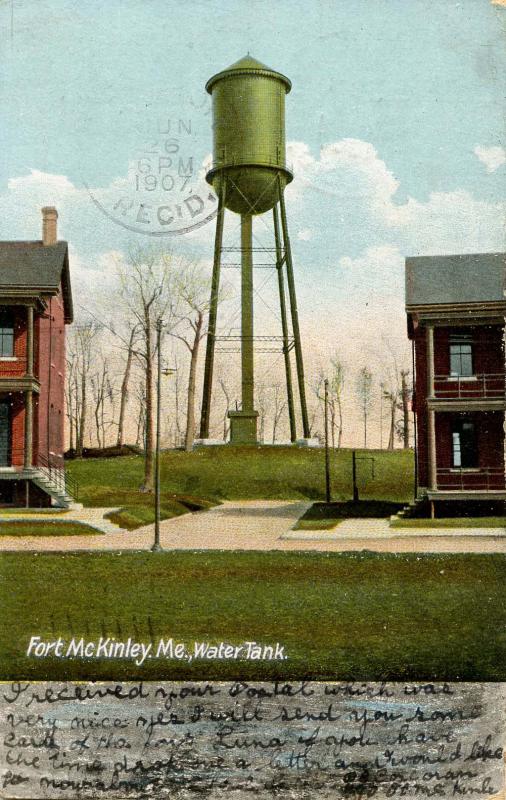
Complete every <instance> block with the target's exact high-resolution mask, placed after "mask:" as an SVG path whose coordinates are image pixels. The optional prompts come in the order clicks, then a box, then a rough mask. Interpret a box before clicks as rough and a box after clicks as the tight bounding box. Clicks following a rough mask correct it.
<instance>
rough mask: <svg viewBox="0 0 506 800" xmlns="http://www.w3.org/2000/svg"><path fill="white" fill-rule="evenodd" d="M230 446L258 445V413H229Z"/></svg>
mask: <svg viewBox="0 0 506 800" xmlns="http://www.w3.org/2000/svg"><path fill="white" fill-rule="evenodd" d="M228 418H229V420H230V444H258V442H257V419H258V411H229V412H228Z"/></svg>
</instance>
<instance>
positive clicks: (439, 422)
mask: <svg viewBox="0 0 506 800" xmlns="http://www.w3.org/2000/svg"><path fill="white" fill-rule="evenodd" d="M455 330H457V331H460V332H462V331H464V330H465V329H464V328H453V329H452V328H449V327H442V328H439V327H436V328H435V329H434V371H435V374H436V375H448V374H449V370H450V352H449V337H450V333H451V332H452V331H455ZM468 330H469V332H470V333H472V335H473V341H474V348H473V357H474V370H475V372H476V373H488V374H491V373H503V372H504V351H503V329H502V327H501V326H499V325H495V326H492V325H490V326H481V327H479V326H477V327H475V328H469V329H468ZM414 342H415V371H416V395H415V408H416V412H417V452H418V484H419V486H427V485H428V480H429V477H428V438H427V437H428V425H427V402H426V397H427V385H428V375H427V346H426V329H425V328H424V327H420V326H418V327H416V328H415V330H414ZM478 416H479V417H480V418H481V420H482V421H481V423H480V425H479V427H478V447H479V451H480V466H483V467H486V466H487V467H500V466H502V465H503V463H504V457H503V441H504V432H503V427H502V425H503V415H502V413H501V412H491V413H485V412H480V414H479V415H478ZM451 419H452V414H451V413H449V412H444V413H443V412H439V413H436V447H437V463H438V467H441V468H445V467H450V466H451V433H450V431H451ZM477 419H478V417H477ZM476 424H478V422H477V423H476Z"/></svg>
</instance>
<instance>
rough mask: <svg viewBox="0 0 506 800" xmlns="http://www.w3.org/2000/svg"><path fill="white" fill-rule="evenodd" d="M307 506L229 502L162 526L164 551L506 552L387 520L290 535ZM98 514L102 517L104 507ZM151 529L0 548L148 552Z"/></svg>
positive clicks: (459, 534) (475, 538)
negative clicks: (394, 526)
mask: <svg viewBox="0 0 506 800" xmlns="http://www.w3.org/2000/svg"><path fill="white" fill-rule="evenodd" d="M309 505H310V503H304V502H298V503H293V502H285V501H280V500H251V501H233V502H232V501H227V502H225V503H223V505H221V506H217V507H216V508H212V509H210V510H209V511H201V512H198V513H196V514H185V515H184V516H182V517H175V518H173V519H169V520H165V521H164V522H162V524H161V543H162V547H164V548H166V549H167V550H214V549H216V550H284V551H294V550H316V551H320V552H339V551H349V550H374V551H377V552H390V553H412V552H445V553H506V531H503V530H502V529H498V528H491V529H476V528H474V529H473V528H470V529H463V528H461V529H457V530H455V529H450V530H448V529H442V528H439V529H417V530H416V532H413V531H412V530H408V529H406V530H405V531H402V530H395V531H394V530H393V529H391V528H389V527H388V521H387V520H359V519H353V520H346V521H345V522H342V523H341V524H340V525H338V526H337V527H336V528H335V529H334V530H332V531H292V530H291V528H292V527H293V525H294V523H295V522H296V520H297V519H298V518H299V517H300V516H301V515H302V514H303V513H304V511H305V510H306V509H307V508H308V507H309ZM83 511H92V509H84V510H83ZM94 511H98V509H94ZM101 511H102V513H103V509H101ZM16 518H17V519H19V516H17V517H16ZM58 518H59V519H63V518H64V517H63V516H59V517H58ZM68 519H70V517H68ZM153 531H154V526H153V525H147V526H146V527H143V528H138V529H137V530H136V531H130V532H128V531H123V532H119V531H118V529H117V528H115V529H114V532H110V533H107V534H106V535H104V536H67V537H64V536H44V537H35V536H34V537H26V538H25V537H24V538H23V539H22V540H21V539H20V538H19V537H14V536H12V537H8V536H2V537H0V550H22V551H39V552H41V551H48V552H49V551H51V552H57V551H73V550H148V549H149V548H150V546H151V544H152V542H153V535H154V532H153Z"/></svg>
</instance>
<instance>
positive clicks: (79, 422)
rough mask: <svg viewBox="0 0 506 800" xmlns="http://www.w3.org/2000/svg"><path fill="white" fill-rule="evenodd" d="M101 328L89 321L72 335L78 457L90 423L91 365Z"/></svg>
mask: <svg viewBox="0 0 506 800" xmlns="http://www.w3.org/2000/svg"><path fill="white" fill-rule="evenodd" d="M100 330H101V326H100V325H99V324H98V323H97V322H96V321H95V320H88V321H87V322H84V323H83V324H81V325H78V326H74V328H73V331H72V335H73V343H72V353H73V359H74V390H73V391H74V407H75V412H76V414H75V417H74V429H75V439H76V455H77V456H78V457H79V458H80V457H82V454H83V448H84V441H85V436H86V432H87V423H88V403H89V398H88V385H89V378H90V370H91V365H92V363H93V361H94V358H95V349H94V346H95V340H96V337H97V334H98V333H99V331H100Z"/></svg>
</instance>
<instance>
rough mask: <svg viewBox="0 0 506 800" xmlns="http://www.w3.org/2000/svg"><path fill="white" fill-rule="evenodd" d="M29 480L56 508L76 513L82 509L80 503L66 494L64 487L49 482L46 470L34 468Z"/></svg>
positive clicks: (51, 481) (59, 483) (60, 484)
mask: <svg viewBox="0 0 506 800" xmlns="http://www.w3.org/2000/svg"><path fill="white" fill-rule="evenodd" d="M30 479H31V480H32V481H33V483H35V485H36V486H38V487H39V489H42V491H43V492H45V493H46V494H48V495H49V496H50V497H51V500H52V501H53V505H54V506H55V507H56V508H66V509H72V510H74V511H77V510H80V509H81V508H82V507H83V506H82V503H76V502H75V500H74V498H73V497H72V495H70V494H69V493H68V492H67V490H66V488H65V486H64V485H63V484H62V483H61V482H58V483H56V482H55V481H53V480H51V478H50V476H49V474H48V473H47V472H46V470H44V469H37V467H34V468H33V470H32V474H31V475H30Z"/></svg>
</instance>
